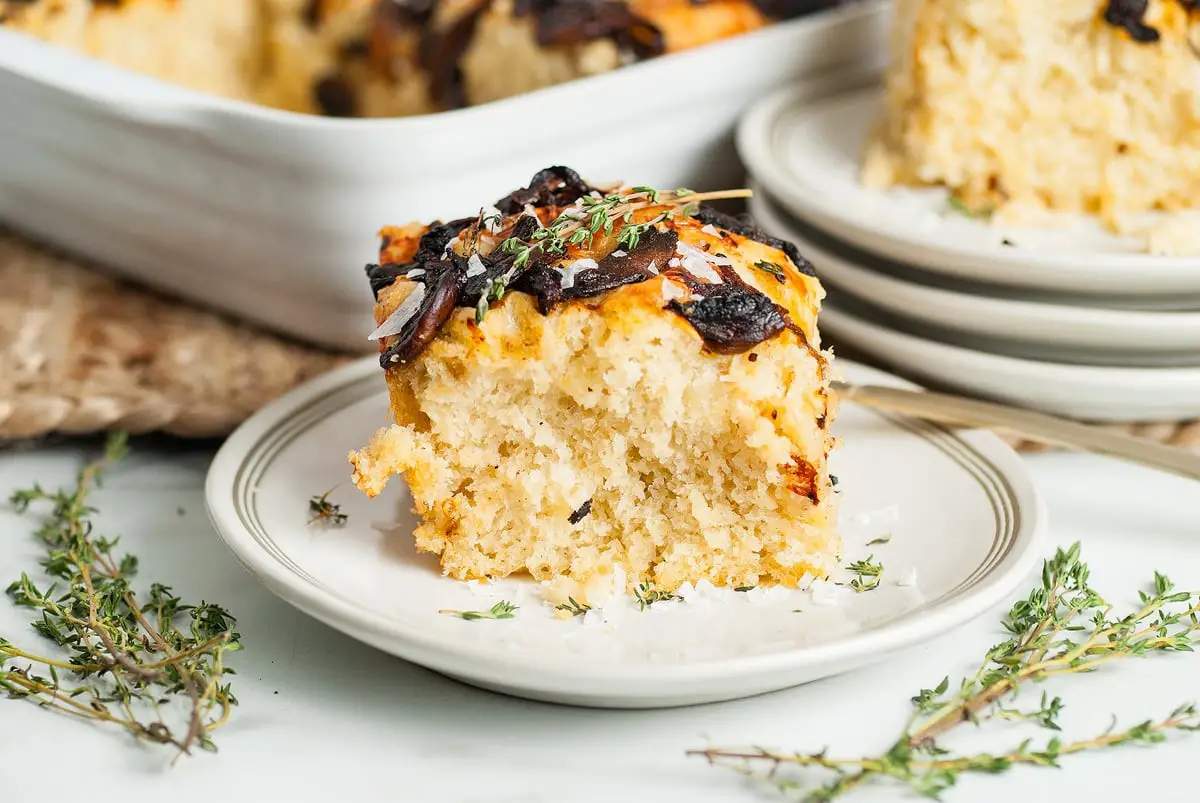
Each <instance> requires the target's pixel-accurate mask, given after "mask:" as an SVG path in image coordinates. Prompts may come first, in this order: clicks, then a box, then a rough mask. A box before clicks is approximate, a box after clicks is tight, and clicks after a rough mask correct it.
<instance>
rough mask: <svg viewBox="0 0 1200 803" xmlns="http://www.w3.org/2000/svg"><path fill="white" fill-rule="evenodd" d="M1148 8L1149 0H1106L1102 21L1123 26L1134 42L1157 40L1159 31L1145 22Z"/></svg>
mask: <svg viewBox="0 0 1200 803" xmlns="http://www.w3.org/2000/svg"><path fill="white" fill-rule="evenodd" d="M1149 9H1150V0H1108V7H1107V8H1105V9H1104V21H1105V22H1107V23H1108V24H1109V25H1112V26H1114V27H1116V28H1123V29H1124V30H1125V31H1126V32H1127V33H1128V34H1129V36H1130V38H1131V39H1133V41H1135V42H1140V43H1142V44H1149V43H1151V42H1157V41H1158V40H1159V37H1160V34H1159V32H1158V31H1157V30H1155V29H1154V28H1152V27H1150V26H1149V25H1147V24H1146V12H1147V11H1149Z"/></svg>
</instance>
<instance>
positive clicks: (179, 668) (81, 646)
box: [0, 435, 241, 755]
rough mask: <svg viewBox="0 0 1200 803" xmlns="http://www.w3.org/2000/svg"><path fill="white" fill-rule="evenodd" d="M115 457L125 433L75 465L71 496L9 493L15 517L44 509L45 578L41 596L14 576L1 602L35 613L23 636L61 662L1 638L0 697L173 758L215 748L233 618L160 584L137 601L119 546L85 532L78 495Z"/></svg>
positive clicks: (231, 701)
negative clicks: (30, 635) (173, 710)
mask: <svg viewBox="0 0 1200 803" xmlns="http://www.w3.org/2000/svg"><path fill="white" fill-rule="evenodd" d="M125 452H126V440H125V438H124V436H123V435H114V436H112V437H111V438H110V439H109V441H108V445H107V448H106V450H105V454H104V457H103V458H101V459H99V460H96V461H95V462H92V463H89V464H88V465H87V466H85V467H84V468H83V470H82V471H81V472H80V473H79V476H78V480H77V482H76V484H75V486H74V487H73V488H65V489H62V490H59V491H55V492H49V491H45V490H43V489H42V488H41V487H40V486H38V485H34V486H33V487H32V488H30V489H27V490H19V491H17V492H15V493H14V494H13V495H12V498H11V504H12V505H13V507H14V508H15V509H16V510H17V512H20V513H24V512H26V511H28V510H29V508H30V507H31V506H33V505H36V504H39V503H43V502H46V503H49V504H50V506H51V508H50V514H49V516H48V517H47V518H46V520H45V522H44V524H43V525H42V527H41V528H40V529H39V530H38V531H37V533H36V534H37V537H38V538H39V539H40V540H41V541H42V543H43V544H44V546H45V548H46V554H45V556H44V557H43V559H42V561H41V567H42V570H43V571H44V572H45V573H46V574H47V575H49V576H50V577H51V578H52V579H53V581H54V582H52V583H51V585H49V586H48V587H44V588H43V587H39V585H38V584H36V583H35V582H34V580H33V579H32V578H31V577H30V576H29V575H28V574H22V575H21V578H20V579H19V580H17V581H16V582H14V583H13V584H12V585H11V586H9V587H8V595H9V596H10V597H11V598H12V600H13V601H14V602H15V603H16V604H17V605H19V606H21V607H26V608H30V609H32V610H33V611H34V612H35V613H36V614H37V618H36V619H34V620H33V622H32V626H33V628H34V630H36V631H37V632H38V633H39V634H40V635H41V636H43V637H44V638H46V639H49V640H50V641H53V642H54V643H55V644H57V645H58V646H59V647H60V648H62V649H63V650H65V651H66V652H67V653H68V654H69V658H67V659H66V660H60V659H55V658H47V657H41V656H39V655H35V654H33V653H29V652H26V651H25V650H22V649H20V648H18V647H17V646H16V645H15V644H14V643H13V642H12V641H11V640H8V639H5V638H0V690H3V691H6V692H7V693H8V696H9V697H10V698H14V699H26V700H30V701H33V702H36V703H37V704H39V705H41V706H44V707H46V708H51V709H53V710H56V711H58V712H60V713H64V714H67V715H69V716H73V717H77V718H79V719H83V720H86V721H91V722H104V723H109V724H113V725H117V726H120V727H122V728H124V729H125V730H126V731H127V732H128V733H129V734H130V735H132V736H133V737H134V738H136V739H140V740H143V741H146V742H152V743H155V744H163V745H170V746H172V747H174V748H175V749H176V750H177V751H178V754H179V755H183V754H185V753H189V752H190V751H191V749H192V748H193V747H195V746H199V747H201V748H203V749H206V750H215V749H216V746H215V745H214V743H213V740H212V732H213V731H214V730H216V729H217V728H218V727H220V726H221V725H223V724H224V723H225V722H226V721H227V720H228V718H229V715H230V713H231V709H232V707H233V706H235V705H236V704H237V699H236V698H235V697H234V696H233V693H232V692H231V691H230V688H229V685H228V684H227V683H222V681H223V680H224V677H225V676H226V675H230V674H233V670H232V669H229V668H228V667H226V666H225V656H226V655H227V654H228V653H230V652H233V651H235V650H238V649H240V648H241V642H240V641H239V638H240V637H239V636H238V634H237V633H236V632H235V630H234V628H235V627H236V622H235V621H234V619H233V617H232V616H230V615H229V613H228V612H226V611H225V610H224V609H223V608H221V607H219V606H217V605H213V604H210V603H207V602H202V603H201V604H200V605H195V606H193V605H187V604H184V603H183V601H182V600H181V599H180V598H179V597H178V596H176V595H175V594H174V593H173V592H172V591H171V589H170V588H168V587H167V586H164V585H161V584H159V583H153V584H151V586H150V591H149V594H148V595H147V596H146V598H145V601H142V600H140V599H139V598H138V596H137V593H136V592H135V591H134V589H133V584H132V580H133V577H134V575H135V574H136V573H137V569H138V561H137V558H136V557H135V556H133V555H123V556H120V557H117V556H116V554H115V553H114V550H115V548H116V546H117V541H118V540H119V539H109V538H105V537H102V536H98V535H96V534H95V533H94V530H93V526H94V525H93V521H92V515H93V514H94V513H95V509H94V508H92V507H91V506H89V505H88V503H87V500H88V496H89V494H90V493H91V491H92V490H93V489H94V488H96V487H98V486H99V485H100V484H101V481H102V477H103V472H104V471H105V469H107V468H108V467H109V466H111V465H112V464H113V463H116V462H117V461H118V460H120V459H121V458H122V457H123V456H124V455H125ZM65 678H74V680H73V681H71V682H69V683H68V682H67V681H66V680H65ZM175 700H182V701H184V704H185V707H186V710H187V714H186V720H185V721H186V726H185V727H184V728H183V729H182V732H180V731H178V730H176V729H173V728H172V727H171V726H170V725H168V718H169V717H168V714H169V713H170V709H169V706H170V704H171V703H172V702H174V701H175Z"/></svg>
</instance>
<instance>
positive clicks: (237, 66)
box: [0, 0, 267, 100]
mask: <svg viewBox="0 0 1200 803" xmlns="http://www.w3.org/2000/svg"><path fill="white" fill-rule="evenodd" d="M266 22H267V20H266V15H265V14H264V9H263V8H262V7H261V5H260V3H259V2H257V0H254V1H253V2H251V1H248V0H202V2H196V0H108V1H107V2H97V0H0V25H4V26H6V27H9V28H13V29H15V30H18V31H22V32H24V33H28V34H31V35H33V36H36V37H38V38H39V39H43V40H45V41H48V42H51V43H53V44H55V45H58V46H60V47H63V48H66V49H69V50H72V51H74V52H76V53H80V54H83V55H85V56H91V57H93V58H97V59H100V60H102V61H105V62H108V63H110V64H114V65H116V66H118V67H124V68H126V69H128V70H132V71H133V72H137V73H142V74H145V75H152V76H154V77H157V78H161V79H162V80H165V81H169V82H171V83H174V84H178V85H181V86H185V87H188V88H190V89H194V90H197V91H200V92H205V93H208V94H214V95H221V96H223V97H230V98H237V99H239V100H253V99H254V97H255V93H256V89H257V80H258V76H259V75H260V74H261V73H262V70H263V53H262V49H261V47H260V46H259V43H260V40H261V39H262V36H263V31H264V25H265V24H266Z"/></svg>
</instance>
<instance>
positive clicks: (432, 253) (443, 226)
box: [416, 217, 477, 262]
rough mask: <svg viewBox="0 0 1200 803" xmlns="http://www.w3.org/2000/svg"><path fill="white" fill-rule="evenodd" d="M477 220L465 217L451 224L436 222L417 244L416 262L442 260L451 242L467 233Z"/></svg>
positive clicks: (452, 221)
mask: <svg viewBox="0 0 1200 803" xmlns="http://www.w3.org/2000/svg"><path fill="white" fill-rule="evenodd" d="M476 220H477V218H473V217H463V218H458V219H457V220H451V221H450V222H449V223H442V222H441V221H435V222H434V223H433V224H432V225H431V226H430V227H429V231H427V232H425V234H423V235H422V236H421V241H420V242H419V243H418V244H417V256H416V261H417V262H426V261H429V260H431V259H438V260H440V259H441V258H442V255H443V254H445V253H446V246H448V245H449V244H450V241H451V240H453V239H454V238H456V237H458V235H460V234H462V233H463V232H464V231H466V230H467V229H468V228H469V227H470V226H471V224H473V223H474V222H475V221H476Z"/></svg>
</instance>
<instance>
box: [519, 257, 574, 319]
mask: <svg viewBox="0 0 1200 803" xmlns="http://www.w3.org/2000/svg"><path fill="white" fill-rule="evenodd" d="M511 287H512V289H514V290H518V291H520V292H522V293H528V294H529V295H531V296H534V297H535V298H537V302H538V312H540V313H542V314H543V315H548V314H549V313H550V310H552V309H554V306H555V305H556V304H558V303H560V302H561V301H562V300H563V290H562V274H561V273H559V272H558V271H556V270H555V269H554V268H550V267H547V266H545V265H534V266H533V267H532V268H529V269H528V270H527V271H525V272H524V273H523V274H522V275H521V276H520V277H519V278H517V279H516V280H515V281H514V282H513V283H512V285H511Z"/></svg>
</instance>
